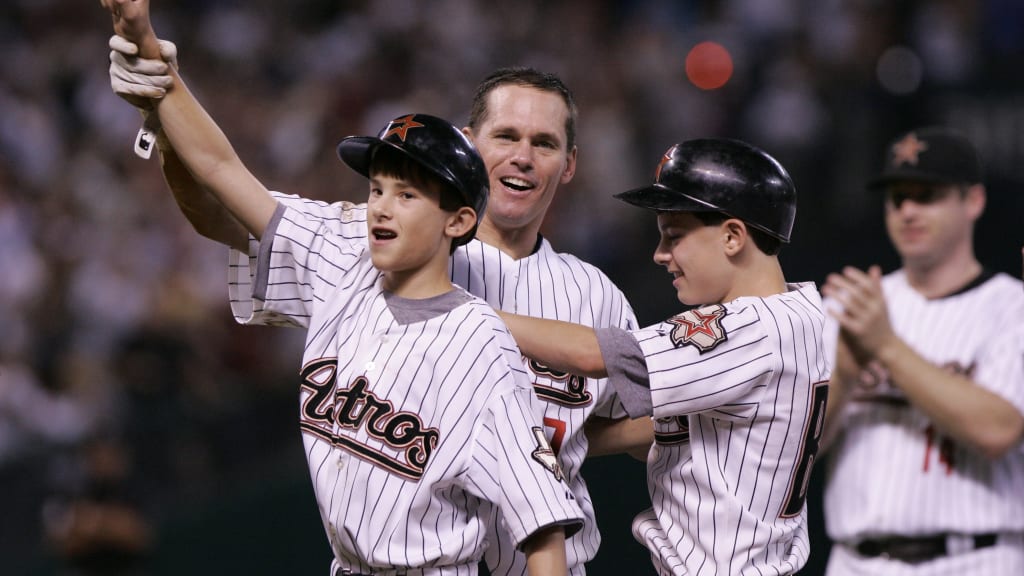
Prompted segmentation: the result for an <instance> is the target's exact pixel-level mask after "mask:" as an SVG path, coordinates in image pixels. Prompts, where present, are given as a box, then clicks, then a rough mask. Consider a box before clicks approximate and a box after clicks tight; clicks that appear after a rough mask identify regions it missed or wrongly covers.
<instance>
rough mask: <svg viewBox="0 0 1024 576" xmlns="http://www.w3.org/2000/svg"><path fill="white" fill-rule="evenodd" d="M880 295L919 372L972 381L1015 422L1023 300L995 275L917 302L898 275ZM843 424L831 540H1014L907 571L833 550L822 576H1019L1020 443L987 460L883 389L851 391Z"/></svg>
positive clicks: (1022, 392)
mask: <svg viewBox="0 0 1024 576" xmlns="http://www.w3.org/2000/svg"><path fill="white" fill-rule="evenodd" d="M882 289H883V292H884V294H885V298H886V301H887V302H888V310H889V319H890V322H891V323H892V327H893V329H894V330H895V331H896V333H897V334H899V335H900V337H901V338H903V339H904V340H905V341H906V342H907V344H908V345H910V347H911V348H913V349H914V350H915V351H917V352H918V353H919V354H921V355H922V356H923V357H924V358H925V359H927V360H928V361H930V362H932V363H934V364H936V365H939V366H943V367H945V368H946V369H948V370H951V371H955V372H957V373H960V374H963V375H966V376H968V377H970V378H971V379H972V380H973V381H974V382H975V383H976V384H978V385H979V386H982V387H984V388H986V389H987V390H989V391H991V392H993V393H995V394H997V395H999V396H1001V397H1002V398H1004V399H1005V400H1007V401H1008V402H1010V403H1011V404H1012V405H1013V406H1015V407H1016V408H1017V410H1019V411H1021V412H1022V413H1024V289H1022V283H1021V281H1020V280H1017V279H1015V278H1011V277H1010V276H1008V275H1005V274H996V275H994V276H992V277H988V278H987V279H983V281H982V282H980V283H977V284H976V285H973V286H971V287H969V288H968V289H966V290H964V291H961V292H959V293H957V294H954V295H951V296H947V297H945V298H936V299H930V300H929V299H926V298H924V297H922V296H921V295H920V294H919V293H917V292H916V291H915V290H914V289H913V288H912V287H911V286H910V285H909V284H908V283H907V279H906V276H905V274H904V273H903V272H902V271H896V272H894V273H891V274H888V275H886V276H885V277H884V278H883V279H882ZM851 394H852V397H851V399H850V401H849V402H848V403H847V405H846V406H844V409H843V412H842V414H841V418H842V423H841V426H842V428H841V430H842V434H841V435H840V436H839V437H838V438H837V440H836V444H835V446H834V447H833V448H832V449H831V452H830V459H829V480H828V483H827V484H826V491H825V513H826V525H827V528H828V532H829V535H830V536H831V537H832V538H833V539H835V540H837V541H841V542H847V543H851V544H853V543H856V542H857V541H858V540H860V539H862V538H865V537H879V536H883V537H884V536H893V535H896V536H930V535H933V534H939V533H958V534H983V533H1001V534H1004V535H1012V536H1010V537H1008V538H1005V540H1006V541H1005V542H1004V541H1003V540H1004V539H1001V540H1000V542H999V543H998V544H997V545H996V546H993V547H990V548H984V549H979V550H975V551H971V552H969V553H965V554H957V555H952V556H948V557H945V558H939V559H937V560H933V561H931V562H927V563H924V564H921V565H919V566H918V567H917V568H916V569H913V570H911V569H910V568H909V567H907V566H906V565H902V564H901V563H898V562H894V561H888V560H885V559H884V558H875V559H861V558H859V557H857V556H856V555H854V554H852V553H845V552H844V551H843V550H842V547H838V546H837V547H834V548H833V554H832V556H833V558H830V563H829V574H837V575H844V574H857V573H863V572H864V571H865V570H868V571H872V572H873V573H885V574H915V575H932V574H966V573H971V574H986V575H997V576H998V575H1007V576H1009V575H1011V574H1013V575H1020V574H1024V443H1018V445H1017V446H1016V447H1015V448H1013V449H1011V450H1010V451H1009V453H1007V454H1006V455H1004V456H1003V457H1001V458H999V459H997V460H989V459H987V458H986V457H984V456H983V455H982V454H980V453H979V452H977V451H976V450H971V449H969V448H967V447H964V446H960V445H957V444H956V443H955V442H953V441H952V440H951V439H949V438H948V437H945V436H944V435H942V433H941V432H939V431H938V430H936V429H935V428H934V427H933V426H932V425H931V423H930V422H929V420H928V419H927V417H926V416H925V415H924V413H922V412H921V411H920V410H918V409H916V408H914V407H913V406H911V404H910V403H909V402H908V401H907V399H906V397H905V396H904V395H903V394H902V393H901V392H900V391H899V390H898V389H897V388H895V387H894V386H893V385H892V384H890V383H889V382H887V381H885V382H882V383H880V384H879V385H878V386H877V387H875V388H872V389H867V388H863V387H861V388H858V389H856V390H854V391H851Z"/></svg>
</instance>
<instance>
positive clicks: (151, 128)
mask: <svg viewBox="0 0 1024 576" xmlns="http://www.w3.org/2000/svg"><path fill="white" fill-rule="evenodd" d="M157 43H158V44H159V45H160V58H161V59H160V60H155V59H147V58H139V57H138V53H139V47H138V46H137V45H136V44H135V43H133V42H129V41H128V40H125V39H124V38H122V37H120V36H118V35H116V34H115V35H113V36H111V37H110V42H109V45H110V87H111V88H112V89H113V90H114V93H115V94H117V95H118V96H120V97H121V98H124V99H125V100H126V101H128V102H129V103H130V104H131V105H132V106H135V107H136V108H138V109H139V112H141V113H142V117H143V119H144V121H143V124H142V128H140V129H139V133H138V134H136V135H135V144H134V150H135V154H136V155H137V156H139V157H140V158H143V159H146V158H149V157H150V156H151V155H152V154H153V148H154V147H155V146H156V144H157V135H158V132H159V131H160V123H159V121H158V119H157V117H156V115H150V113H149V111H150V110H151V109H152V107H153V103H152V100H153V99H159V98H163V97H164V95H165V94H167V89H168V88H170V87H171V85H172V84H173V83H174V79H173V78H171V75H170V74H169V70H170V68H169V66H173V67H174V69H175V70H177V68H178V47H177V46H175V45H174V43H173V42H169V41H167V40H158V41H157Z"/></svg>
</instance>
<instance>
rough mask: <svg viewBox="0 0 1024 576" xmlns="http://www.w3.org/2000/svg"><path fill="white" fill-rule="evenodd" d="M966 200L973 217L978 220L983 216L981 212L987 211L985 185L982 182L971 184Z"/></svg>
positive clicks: (965, 196)
mask: <svg viewBox="0 0 1024 576" xmlns="http://www.w3.org/2000/svg"><path fill="white" fill-rule="evenodd" d="M964 201H965V202H966V203H967V209H968V211H969V213H970V215H971V219H972V220H975V221H976V220H977V219H978V218H981V214H982V213H983V212H984V211H985V203H986V194H985V186H984V185H982V184H975V185H973V186H969V187H968V188H967V193H966V194H965V195H964Z"/></svg>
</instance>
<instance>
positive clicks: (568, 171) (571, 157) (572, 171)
mask: <svg viewBox="0 0 1024 576" xmlns="http://www.w3.org/2000/svg"><path fill="white" fill-rule="evenodd" d="M577 150H578V148H576V147H575V146H573V147H572V150H569V153H568V154H566V156H565V169H564V170H562V177H561V178H559V179H558V183H559V184H568V183H569V181H571V180H572V177H573V176H575V175H576V154H577Z"/></svg>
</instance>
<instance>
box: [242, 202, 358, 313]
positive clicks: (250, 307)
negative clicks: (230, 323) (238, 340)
mask: <svg viewBox="0 0 1024 576" xmlns="http://www.w3.org/2000/svg"><path fill="white" fill-rule="evenodd" d="M271 195H272V196H273V197H274V198H275V199H276V200H277V201H278V204H279V205H281V206H285V207H288V208H291V209H293V210H295V211H296V212H298V213H301V214H303V215H304V216H305V218H306V219H308V220H310V221H314V220H315V221H318V222H319V225H320V226H321V227H322V228H324V229H326V230H329V231H331V232H332V233H334V234H336V235H337V236H338V237H340V238H342V239H346V240H348V241H353V242H354V241H358V240H361V239H365V238H366V237H367V234H368V233H367V227H366V204H354V203H352V202H333V203H328V202H323V201H320V200H311V199H309V198H303V197H301V196H296V195H294V194H284V193H281V192H271ZM259 249H260V241H259V240H257V239H256V238H254V237H253V236H249V250H248V252H240V251H238V250H234V249H231V251H230V252H229V254H228V298H229V302H230V304H231V312H232V314H233V315H234V317H235V320H236V321H238V322H239V323H243V324H273V323H275V321H273V320H271V319H270V318H267V317H266V316H265V315H257V314H256V310H255V306H254V302H253V281H254V279H255V277H256V258H257V256H258V254H259ZM280 321H281V319H280V318H279V319H277V322H276V323H279V322H280ZM285 323H286V324H293V323H292V322H285Z"/></svg>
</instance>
